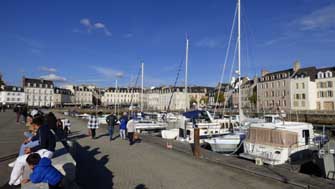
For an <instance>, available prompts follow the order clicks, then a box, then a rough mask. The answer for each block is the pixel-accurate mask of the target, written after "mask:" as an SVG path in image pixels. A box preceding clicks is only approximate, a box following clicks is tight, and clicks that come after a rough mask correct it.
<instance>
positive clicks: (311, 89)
mask: <svg viewBox="0 0 335 189" xmlns="http://www.w3.org/2000/svg"><path fill="white" fill-rule="evenodd" d="M316 71H317V70H316V68H315V67H308V68H301V69H299V70H298V71H297V72H295V73H294V74H293V75H292V77H291V109H292V110H315V109H316V94H317V93H316V84H315V79H316Z"/></svg>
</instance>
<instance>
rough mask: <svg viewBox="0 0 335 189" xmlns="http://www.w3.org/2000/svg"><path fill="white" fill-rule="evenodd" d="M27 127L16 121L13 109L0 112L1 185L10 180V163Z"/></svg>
mask: <svg viewBox="0 0 335 189" xmlns="http://www.w3.org/2000/svg"><path fill="white" fill-rule="evenodd" d="M25 129H26V128H25V126H24V124H22V123H19V124H18V123H16V114H15V113H14V112H13V111H12V110H7V111H6V112H0V133H1V136H0V186H3V185H4V184H5V183H6V182H7V181H8V180H9V174H10V171H11V168H10V167H8V163H10V162H11V161H13V160H15V158H16V154H17V153H18V151H19V147H20V144H21V143H22V142H23V139H24V137H23V132H24V131H25Z"/></svg>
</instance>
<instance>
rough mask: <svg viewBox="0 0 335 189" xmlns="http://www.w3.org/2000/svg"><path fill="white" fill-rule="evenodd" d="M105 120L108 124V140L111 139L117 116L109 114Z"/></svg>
mask: <svg viewBox="0 0 335 189" xmlns="http://www.w3.org/2000/svg"><path fill="white" fill-rule="evenodd" d="M106 122H107V125H108V133H109V140H110V141H112V140H113V133H114V128H115V125H116V124H117V118H116V116H115V114H113V113H112V114H110V115H108V116H107V117H106Z"/></svg>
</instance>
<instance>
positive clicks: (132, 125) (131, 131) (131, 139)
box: [127, 117, 135, 145]
mask: <svg viewBox="0 0 335 189" xmlns="http://www.w3.org/2000/svg"><path fill="white" fill-rule="evenodd" d="M127 131H128V139H129V145H133V144H134V133H135V123H134V119H133V118H132V117H130V119H129V121H128V123H127Z"/></svg>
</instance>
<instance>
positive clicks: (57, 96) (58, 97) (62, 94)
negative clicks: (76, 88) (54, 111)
mask: <svg viewBox="0 0 335 189" xmlns="http://www.w3.org/2000/svg"><path fill="white" fill-rule="evenodd" d="M53 99H54V106H56V107H62V106H64V105H69V104H72V103H73V101H74V95H73V93H72V92H71V90H69V89H63V88H58V87H55V88H54V96H53Z"/></svg>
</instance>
